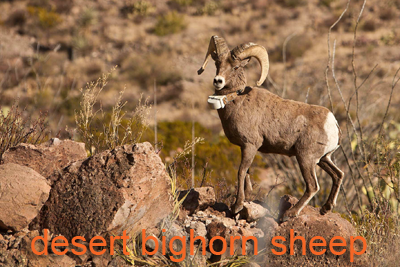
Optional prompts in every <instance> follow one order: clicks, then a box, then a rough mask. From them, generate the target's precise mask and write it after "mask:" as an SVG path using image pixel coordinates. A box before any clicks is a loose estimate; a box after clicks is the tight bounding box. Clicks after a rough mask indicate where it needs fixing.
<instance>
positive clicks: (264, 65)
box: [197, 35, 269, 86]
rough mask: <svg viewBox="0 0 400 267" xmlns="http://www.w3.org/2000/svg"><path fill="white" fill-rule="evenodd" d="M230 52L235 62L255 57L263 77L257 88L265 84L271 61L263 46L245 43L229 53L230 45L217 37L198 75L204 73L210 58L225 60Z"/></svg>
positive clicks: (214, 38) (209, 47)
mask: <svg viewBox="0 0 400 267" xmlns="http://www.w3.org/2000/svg"><path fill="white" fill-rule="evenodd" d="M228 52H230V54H231V56H232V58H233V59H234V60H235V59H239V60H244V59H246V58H251V57H255V58H256V59H257V61H258V63H260V66H261V77H260V79H259V80H258V81H257V86H260V85H261V84H263V83H264V81H265V79H266V78H267V76H268V71H269V60H268V52H267V50H266V49H265V48H264V47H263V46H261V45H258V44H254V43H244V44H241V45H238V46H236V47H235V48H234V49H232V50H231V51H229V48H228V45H227V44H226V42H225V40H224V39H223V38H221V37H218V36H216V35H214V36H212V37H211V40H210V44H209V45H208V50H207V54H206V58H205V59H204V63H203V66H201V68H200V69H199V70H198V71H197V73H198V74H199V75H200V74H202V73H203V71H204V69H205V68H206V66H207V63H208V60H209V59H210V57H212V59H213V60H214V61H215V60H217V59H219V58H223V57H224V56H225V55H226V53H228Z"/></svg>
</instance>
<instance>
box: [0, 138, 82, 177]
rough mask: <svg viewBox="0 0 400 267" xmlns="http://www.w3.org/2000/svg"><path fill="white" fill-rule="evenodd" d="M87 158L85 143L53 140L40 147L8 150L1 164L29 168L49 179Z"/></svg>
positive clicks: (21, 146) (23, 145)
mask: <svg viewBox="0 0 400 267" xmlns="http://www.w3.org/2000/svg"><path fill="white" fill-rule="evenodd" d="M85 158H87V153H86V150H85V144H84V143H78V142H74V141H71V140H63V141H61V140H59V139H58V138H53V139H51V140H49V141H48V142H46V143H43V144H40V145H37V146H35V145H31V144H19V145H17V146H15V147H12V148H10V149H8V150H7V151H6V152H5V153H4V154H3V156H2V159H1V162H2V163H3V164H6V163H16V164H19V165H22V166H27V167H29V168H32V169H34V170H35V171H37V172H38V173H40V174H41V175H42V176H43V177H45V178H47V177H49V176H50V175H51V174H52V173H53V172H54V171H55V170H61V169H63V168H64V167H66V166H68V165H70V164H71V163H72V162H74V161H78V160H82V159H85Z"/></svg>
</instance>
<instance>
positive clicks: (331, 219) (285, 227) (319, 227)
mask: <svg viewBox="0 0 400 267" xmlns="http://www.w3.org/2000/svg"><path fill="white" fill-rule="evenodd" d="M297 201H298V200H297V199H296V198H295V197H292V196H289V195H285V196H283V197H282V198H281V202H280V207H279V210H280V217H281V216H282V215H283V214H284V212H285V211H286V210H287V209H288V208H290V207H291V206H293V205H294V204H296V203H297ZM291 229H293V235H294V236H295V237H300V236H301V237H304V238H305V241H306V255H302V248H303V246H302V241H297V240H296V242H294V254H295V255H290V254H289V253H290V246H289V245H290V231H291ZM273 236H282V237H284V238H285V239H286V241H285V242H281V243H282V244H284V245H285V246H286V248H287V250H286V253H285V254H283V255H274V254H272V253H271V252H270V255H269V260H268V262H267V264H266V265H265V266H297V265H301V266H367V265H368V264H367V263H366V253H364V254H362V255H360V256H357V255H355V256H354V262H353V263H351V262H350V253H349V250H350V237H351V236H353V237H356V236H358V235H357V232H356V230H355V228H354V227H353V225H352V224H351V223H350V222H349V221H347V220H345V219H343V218H342V217H341V216H340V214H338V213H328V214H326V215H321V214H320V212H319V209H317V208H314V207H311V206H306V207H305V208H304V209H303V210H302V211H301V213H300V215H299V216H298V217H296V218H291V219H289V220H288V221H286V222H284V223H281V224H280V225H279V227H276V228H275V232H274V234H273ZM316 236H319V237H323V238H324V239H325V241H326V246H325V247H315V250H316V251H321V250H322V249H326V252H325V253H323V254H322V255H314V254H313V253H312V252H311V251H310V246H309V244H310V240H311V239H312V238H313V237H316ZM335 236H341V237H343V238H344V239H345V240H346V244H347V246H346V247H336V248H337V251H340V250H341V249H343V248H345V249H346V252H345V253H344V254H343V255H334V254H333V253H332V252H331V251H330V248H329V242H330V240H331V239H332V238H333V237H335ZM269 238H271V236H269ZM314 242H322V241H319V240H318V241H314ZM340 242H341V241H340V240H336V241H335V243H340ZM268 244H271V241H270V240H269V242H268ZM354 247H355V250H356V251H361V250H362V242H361V241H360V240H357V241H355V243H354ZM271 248H274V249H276V251H281V248H278V247H272V246H271V247H270V248H269V249H268V250H267V251H270V249H271Z"/></svg>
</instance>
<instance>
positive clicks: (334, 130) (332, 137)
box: [324, 112, 339, 155]
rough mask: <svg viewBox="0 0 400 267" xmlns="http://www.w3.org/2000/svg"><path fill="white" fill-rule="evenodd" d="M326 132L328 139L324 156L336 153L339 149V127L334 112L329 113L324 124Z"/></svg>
mask: <svg viewBox="0 0 400 267" xmlns="http://www.w3.org/2000/svg"><path fill="white" fill-rule="evenodd" d="M324 130H325V133H326V135H327V137H328V141H327V143H326V147H325V151H324V155H326V154H328V153H330V152H333V151H335V150H336V149H337V148H338V147H339V125H338V122H337V121H336V118H335V116H334V115H333V113H332V112H329V113H328V116H327V117H326V121H325V124H324Z"/></svg>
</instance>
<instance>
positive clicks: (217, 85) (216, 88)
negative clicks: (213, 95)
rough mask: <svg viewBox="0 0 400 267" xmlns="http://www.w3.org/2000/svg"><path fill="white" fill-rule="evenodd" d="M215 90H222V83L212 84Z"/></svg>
mask: <svg viewBox="0 0 400 267" xmlns="http://www.w3.org/2000/svg"><path fill="white" fill-rule="evenodd" d="M214 87H215V90H218V91H219V90H222V88H224V85H220V84H214Z"/></svg>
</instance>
